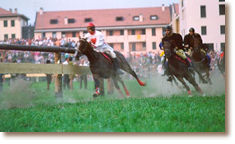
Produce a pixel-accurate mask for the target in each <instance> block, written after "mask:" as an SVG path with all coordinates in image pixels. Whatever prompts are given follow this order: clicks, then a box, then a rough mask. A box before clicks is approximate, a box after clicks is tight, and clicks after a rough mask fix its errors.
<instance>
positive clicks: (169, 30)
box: [166, 26, 172, 36]
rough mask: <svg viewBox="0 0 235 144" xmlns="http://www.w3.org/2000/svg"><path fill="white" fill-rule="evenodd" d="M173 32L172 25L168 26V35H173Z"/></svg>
mask: <svg viewBox="0 0 235 144" xmlns="http://www.w3.org/2000/svg"><path fill="white" fill-rule="evenodd" d="M171 33H172V27H171V26H167V27H166V35H167V36H169V35H171Z"/></svg>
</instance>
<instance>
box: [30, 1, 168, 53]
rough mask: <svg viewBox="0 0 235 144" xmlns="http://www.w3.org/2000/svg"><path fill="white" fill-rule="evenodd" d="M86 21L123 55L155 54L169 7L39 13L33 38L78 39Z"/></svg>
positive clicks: (81, 34) (165, 23) (82, 32)
mask: <svg viewBox="0 0 235 144" xmlns="http://www.w3.org/2000/svg"><path fill="white" fill-rule="evenodd" d="M89 22H93V23H94V24H95V25H96V29H98V30H100V31H101V32H102V33H103V34H104V36H105V41H106V42H107V43H109V44H110V45H111V46H112V47H113V48H114V49H115V50H118V51H120V52H121V53H123V54H124V55H126V56H127V55H128V54H129V53H131V54H137V55H139V54H141V53H142V54H145V53H146V52H158V51H159V48H158V45H159V43H160V41H161V39H162V37H163V28H164V27H166V26H167V25H168V24H169V23H170V10H169V7H165V6H164V5H163V6H162V7H148V8H124V9H100V10H75V11H43V9H40V11H39V12H37V16H36V22H35V31H34V36H35V39H41V38H44V37H46V38H50V37H52V38H59V39H60V38H62V37H66V38H67V39H71V40H78V36H79V35H80V36H83V34H84V33H86V26H87V24H88V23H89Z"/></svg>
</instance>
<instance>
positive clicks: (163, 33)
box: [162, 27, 166, 36]
mask: <svg viewBox="0 0 235 144" xmlns="http://www.w3.org/2000/svg"><path fill="white" fill-rule="evenodd" d="M165 33H166V28H164V27H163V28H162V36H164V35H165Z"/></svg>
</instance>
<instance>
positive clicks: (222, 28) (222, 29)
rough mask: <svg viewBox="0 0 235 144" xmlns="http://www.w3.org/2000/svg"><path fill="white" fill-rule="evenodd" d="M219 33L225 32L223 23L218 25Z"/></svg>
mask: <svg viewBox="0 0 235 144" xmlns="http://www.w3.org/2000/svg"><path fill="white" fill-rule="evenodd" d="M220 34H225V25H221V26H220Z"/></svg>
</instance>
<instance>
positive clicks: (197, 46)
mask: <svg viewBox="0 0 235 144" xmlns="http://www.w3.org/2000/svg"><path fill="white" fill-rule="evenodd" d="M201 48H202V42H201V40H200V38H199V37H194V38H193V51H194V52H195V53H199V52H200V49H201Z"/></svg>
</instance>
